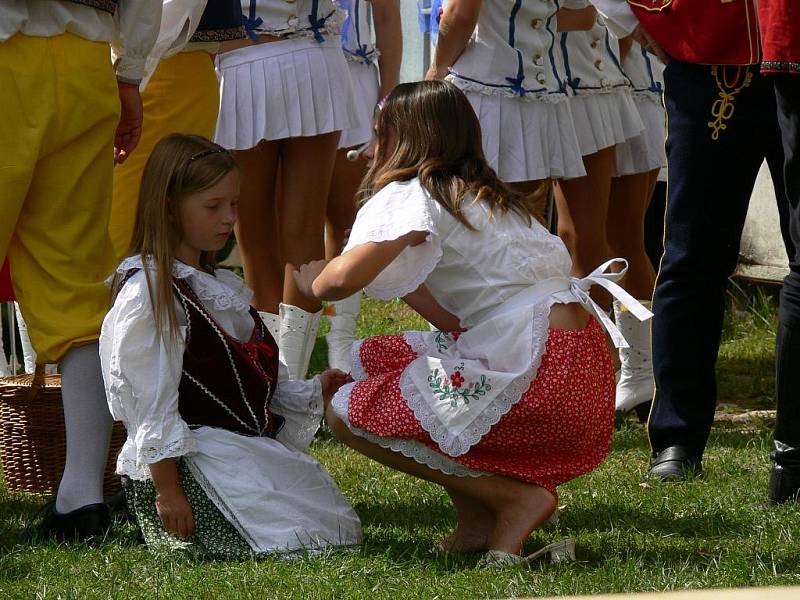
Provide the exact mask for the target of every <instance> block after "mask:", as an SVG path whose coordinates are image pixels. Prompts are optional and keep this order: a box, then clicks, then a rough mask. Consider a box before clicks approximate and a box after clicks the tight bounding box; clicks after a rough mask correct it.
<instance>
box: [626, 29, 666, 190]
mask: <svg viewBox="0 0 800 600" xmlns="http://www.w3.org/2000/svg"><path fill="white" fill-rule="evenodd" d="M622 68H623V70H624V71H625V75H627V76H628V79H630V81H631V84H632V85H633V100H634V102H635V103H636V108H637V109H638V110H639V116H640V117H641V119H642V123H643V124H644V131H642V133H641V134H639V135H638V136H637V137H635V138H632V139H630V140H627V141H626V142H624V143H622V144H619V145H618V146H617V148H616V171H615V175H616V176H621V175H634V174H636V173H646V172H648V171H652V170H654V169H660V168H662V167H665V166H666V165H667V154H666V152H665V149H664V145H665V142H666V139H667V130H666V125H667V121H666V119H667V117H666V114H665V111H664V99H663V95H664V65H663V63H662V62H661V61H659V60H658V59H657V58H656V57H655V56H653V55H652V54H649V53H648V52H647V51H646V50H645V49H644V48H642V47H641V46H640V45H639V44H637V43H636V42H633V46H632V47H631V49H630V51H629V52H628V54H627V55H626V56H625V59H624V60H623V61H622Z"/></svg>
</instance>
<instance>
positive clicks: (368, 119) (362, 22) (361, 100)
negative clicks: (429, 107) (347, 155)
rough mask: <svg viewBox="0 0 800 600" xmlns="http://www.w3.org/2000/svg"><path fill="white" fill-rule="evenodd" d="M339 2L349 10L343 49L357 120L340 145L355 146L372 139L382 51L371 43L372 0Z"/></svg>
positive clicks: (343, 26) (342, 0)
mask: <svg viewBox="0 0 800 600" xmlns="http://www.w3.org/2000/svg"><path fill="white" fill-rule="evenodd" d="M339 6H340V7H341V8H342V9H343V10H346V11H347V18H346V19H345V21H344V23H342V51H343V52H344V57H345V58H346V59H347V66H348V67H349V68H350V78H351V79H352V81H353V90H354V92H355V109H356V113H357V115H356V123H355V124H354V125H353V126H352V127H350V128H349V129H346V130H344V131H342V137H341V138H340V139H339V148H352V147H354V146H360V145H362V144H365V143H366V142H368V141H370V140H371V139H372V134H373V132H372V125H373V115H374V112H375V105H376V104H377V103H378V95H379V93H380V85H379V80H378V65H377V60H378V56H379V54H380V53H379V50H378V48H376V47H375V45H374V44H373V43H372V27H371V22H372V19H371V16H370V14H369V12H370V11H369V9H370V6H369V2H368V1H367V0H339Z"/></svg>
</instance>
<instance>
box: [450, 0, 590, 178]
mask: <svg viewBox="0 0 800 600" xmlns="http://www.w3.org/2000/svg"><path fill="white" fill-rule="evenodd" d="M557 10H558V3H557V2H556V1H555V0H536V1H531V2H523V1H522V0H484V1H483V3H482V6H481V12H480V15H479V17H478V24H477V27H476V28H475V32H474V33H473V35H472V38H471V39H470V41H469V43H468V44H467V47H466V48H465V49H464V52H463V53H462V54H461V56H460V57H459V58H458V60H457V61H456V62H455V64H454V65H452V67H451V68H450V74H449V75H448V77H447V80H448V81H451V82H452V83H454V84H455V85H457V86H458V87H459V88H461V89H462V90H464V91H465V93H466V94H467V97H468V98H469V100H470V102H471V103H472V106H473V108H474V109H475V112H476V114H477V115H478V119H479V120H480V123H481V130H482V133H483V150H484V154H485V155H486V159H487V161H488V162H489V164H490V165H491V166H492V168H494V169H495V171H496V172H497V174H498V176H499V177H500V179H501V180H503V181H506V182H517V181H531V180H538V179H545V178H548V177H579V176H581V175H584V174H585V173H586V172H585V170H584V168H583V161H582V160H581V154H580V150H579V147H578V140H577V137H576V135H575V127H574V124H573V120H572V115H571V113H570V110H569V107H568V106H567V104H566V100H567V97H568V93H569V92H568V89H567V85H566V81H565V77H564V64H563V60H562V57H561V53H560V51H559V49H558V48H557V45H556V41H557V33H556V11H557Z"/></svg>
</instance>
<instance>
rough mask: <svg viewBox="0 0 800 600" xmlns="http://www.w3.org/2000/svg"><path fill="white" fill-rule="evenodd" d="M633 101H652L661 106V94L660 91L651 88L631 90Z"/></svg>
mask: <svg viewBox="0 0 800 600" xmlns="http://www.w3.org/2000/svg"><path fill="white" fill-rule="evenodd" d="M631 96H633V100H634V102H653V103H655V104H658V105H659V106H662V101H663V96H662V94H661V93H660V92H654V91H652V90H633V91H632V92H631Z"/></svg>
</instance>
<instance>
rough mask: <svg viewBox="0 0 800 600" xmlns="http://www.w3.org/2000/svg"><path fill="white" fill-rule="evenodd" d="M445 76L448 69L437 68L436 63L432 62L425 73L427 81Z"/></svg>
mask: <svg viewBox="0 0 800 600" xmlns="http://www.w3.org/2000/svg"><path fill="white" fill-rule="evenodd" d="M445 77H447V69H446V68H445V69H442V68H437V67H436V65H435V64H431V66H430V67H429V68H428V72H427V73H425V81H432V80H434V79H444V78H445Z"/></svg>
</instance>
